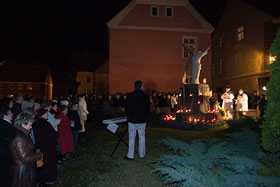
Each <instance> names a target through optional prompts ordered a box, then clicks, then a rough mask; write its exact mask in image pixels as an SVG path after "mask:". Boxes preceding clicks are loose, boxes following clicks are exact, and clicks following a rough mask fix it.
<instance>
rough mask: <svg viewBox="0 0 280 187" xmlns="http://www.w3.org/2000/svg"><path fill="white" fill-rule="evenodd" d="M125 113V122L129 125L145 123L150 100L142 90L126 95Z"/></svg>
mask: <svg viewBox="0 0 280 187" xmlns="http://www.w3.org/2000/svg"><path fill="white" fill-rule="evenodd" d="M125 111H126V114H127V121H128V122H131V123H145V122H147V120H148V116H149V112H150V100H149V96H147V95H146V94H145V93H144V92H143V91H142V90H135V91H134V92H131V93H130V94H128V96H127V99H126V107H125Z"/></svg>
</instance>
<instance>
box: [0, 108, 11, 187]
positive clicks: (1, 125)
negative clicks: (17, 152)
mask: <svg viewBox="0 0 280 187" xmlns="http://www.w3.org/2000/svg"><path fill="white" fill-rule="evenodd" d="M12 119H13V114H12V112H11V110H10V108H9V107H8V105H7V104H6V103H1V104H0V186H8V174H9V171H10V155H9V151H8V139H9V138H10V136H11V134H12V132H13V130H14V126H13V124H12V122H11V121H12Z"/></svg>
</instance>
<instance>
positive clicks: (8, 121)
mask: <svg viewBox="0 0 280 187" xmlns="http://www.w3.org/2000/svg"><path fill="white" fill-rule="evenodd" d="M67 99H68V100H67ZM67 99H63V100H58V99H53V100H52V101H49V100H41V101H39V100H37V99H36V98H34V97H26V98H23V96H22V95H21V94H15V95H14V96H13V97H11V98H8V97H7V98H5V99H3V100H2V101H1V102H0V162H1V168H0V186H14V187H18V186H21V187H32V186H47V185H52V184H54V183H56V180H57V166H58V164H63V163H65V162H66V161H67V160H69V159H74V158H76V157H78V154H77V153H76V151H77V144H78V140H79V133H80V132H81V133H84V132H85V121H86V120H87V115H88V114H89V112H88V110H87V103H86V101H85V95H80V96H79V97H73V98H71V99H69V98H67ZM35 162H36V165H35V164H34V163H35Z"/></svg>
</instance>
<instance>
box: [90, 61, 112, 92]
mask: <svg viewBox="0 0 280 187" xmlns="http://www.w3.org/2000/svg"><path fill="white" fill-rule="evenodd" d="M93 77H94V86H93V89H94V93H95V94H97V95H102V96H105V95H108V93H109V60H106V61H105V62H104V63H103V64H102V65H101V66H100V67H99V68H98V69H97V70H96V71H95V72H94V73H93Z"/></svg>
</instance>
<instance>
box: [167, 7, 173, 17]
mask: <svg viewBox="0 0 280 187" xmlns="http://www.w3.org/2000/svg"><path fill="white" fill-rule="evenodd" d="M165 16H166V17H172V16H173V8H171V7H166V9H165Z"/></svg>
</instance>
